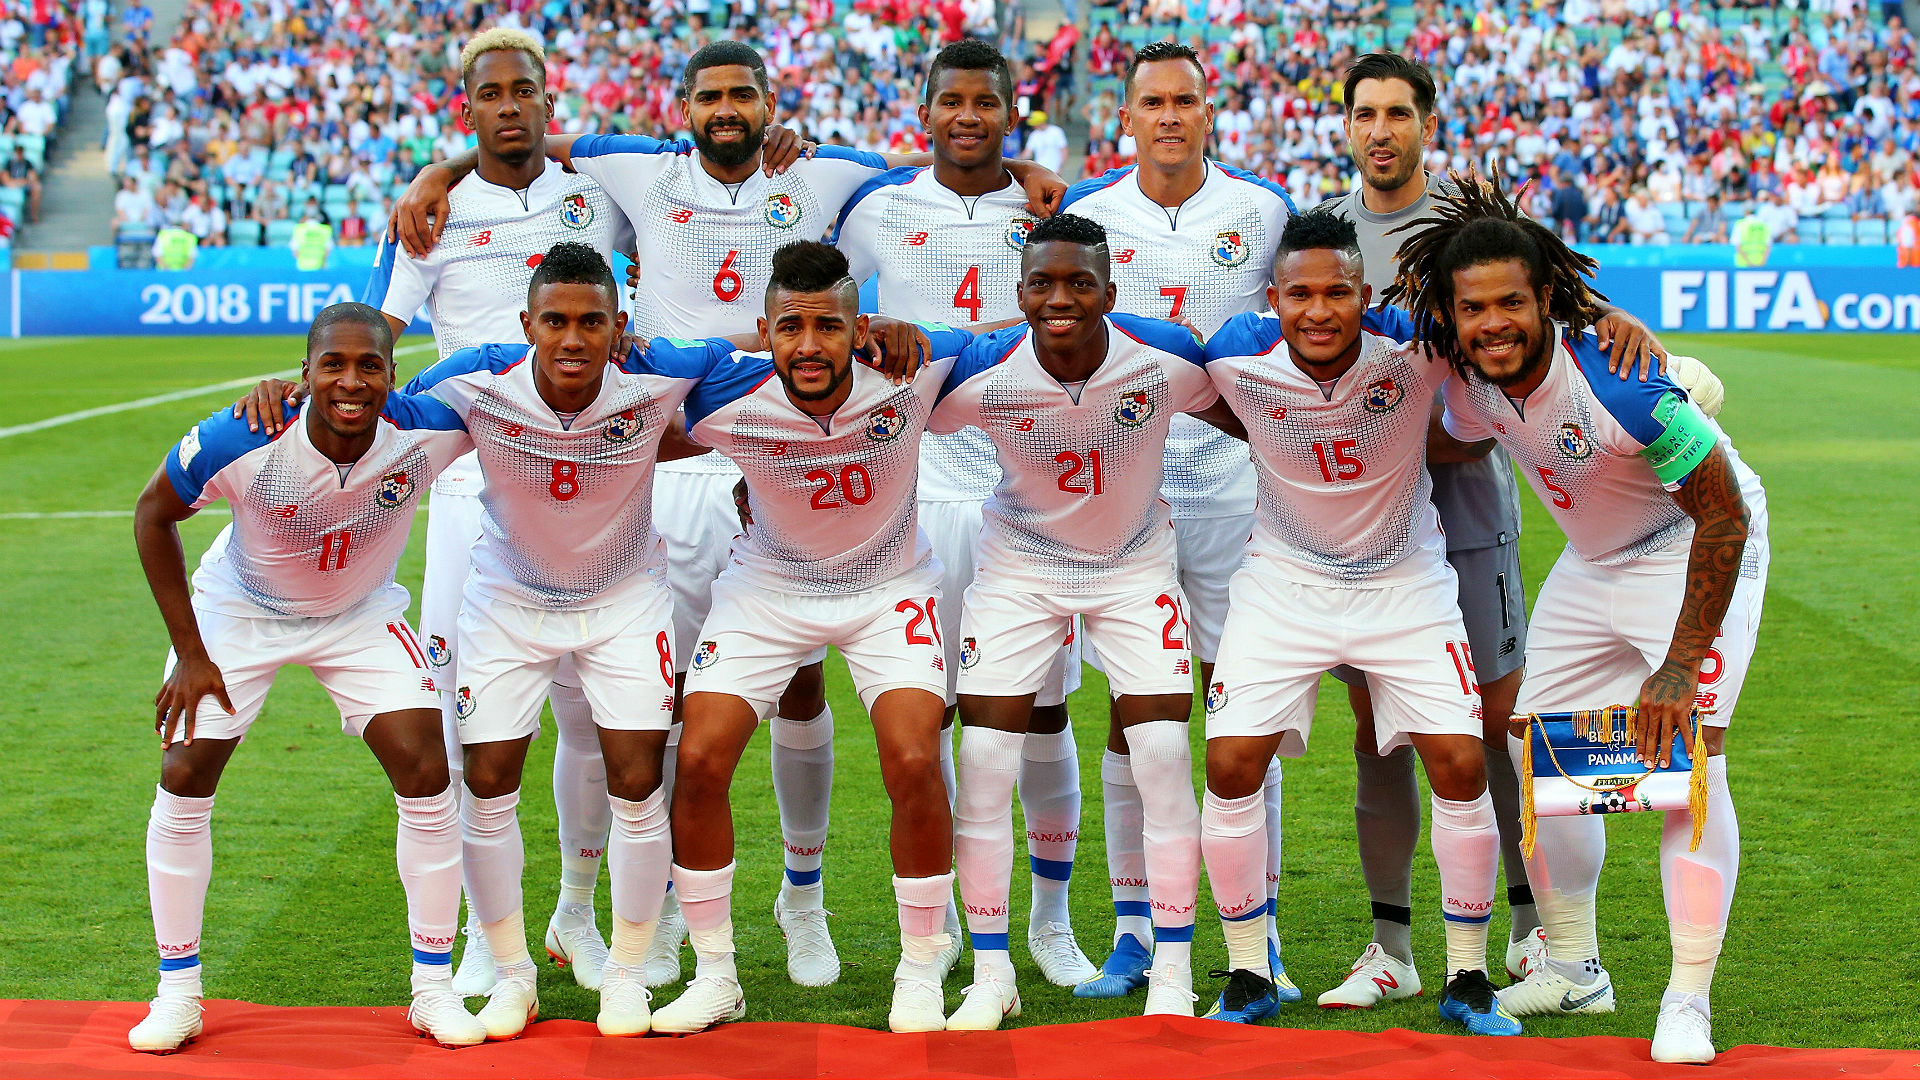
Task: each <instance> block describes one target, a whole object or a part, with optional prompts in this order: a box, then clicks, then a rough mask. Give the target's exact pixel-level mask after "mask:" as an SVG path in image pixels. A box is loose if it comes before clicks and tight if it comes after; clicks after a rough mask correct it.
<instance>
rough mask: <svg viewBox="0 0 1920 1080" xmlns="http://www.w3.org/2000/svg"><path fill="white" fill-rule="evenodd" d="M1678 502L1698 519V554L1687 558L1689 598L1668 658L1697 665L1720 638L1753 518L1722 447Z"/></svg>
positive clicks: (1695, 537) (1697, 469)
mask: <svg viewBox="0 0 1920 1080" xmlns="http://www.w3.org/2000/svg"><path fill="white" fill-rule="evenodd" d="M1673 499H1674V501H1675V502H1676V503H1679V504H1680V508H1681V509H1682V510H1685V511H1686V512H1687V516H1689V517H1691V518H1693V550H1692V552H1691V553H1690V554H1689V556H1688V559H1687V594H1686V599H1685V600H1684V602H1683V603H1682V604H1681V606H1680V618H1679V621H1678V622H1676V623H1675V624H1674V628H1673V643H1672V644H1671V645H1669V646H1668V647H1667V658H1668V659H1669V660H1675V661H1679V662H1682V663H1687V664H1697V663H1699V661H1700V659H1701V658H1702V657H1704V656H1705V655H1706V654H1707V650H1708V649H1709V648H1711V647H1712V646H1713V640H1714V639H1715V638H1717V637H1719V636H1720V620H1721V619H1722V618H1723V617H1724V616H1725V615H1726V613H1727V605H1728V604H1729V603H1730V602H1731V601H1732V599H1733V586H1734V583H1735V581H1736V580H1737V579H1738V578H1739V576H1740V558H1741V555H1742V554H1743V553H1744V552H1745V551H1746V547H1747V526H1748V522H1749V514H1748V511H1747V504H1746V502H1745V501H1744V500H1743V499H1741V497H1740V484H1739V481H1738V480H1737V479H1736V478H1735V477H1734V474H1733V463H1732V462H1730V461H1728V460H1727V453H1726V450H1725V449H1724V448H1723V447H1717V446H1716V447H1714V449H1713V452H1712V453H1710V454H1708V455H1707V456H1706V458H1705V459H1704V460H1702V461H1701V462H1700V464H1699V465H1698V466H1696V467H1695V468H1694V470H1693V472H1691V473H1689V474H1688V475H1687V479H1686V482H1685V483H1684V484H1683V485H1682V486H1681V488H1680V490H1678V491H1676V492H1674V493H1673Z"/></svg>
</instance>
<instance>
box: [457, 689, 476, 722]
mask: <svg viewBox="0 0 1920 1080" xmlns="http://www.w3.org/2000/svg"><path fill="white" fill-rule="evenodd" d="M474 707H475V706H474V701H473V690H472V688H470V687H465V686H463V687H461V688H460V689H458V690H455V691H454V692H453V715H455V716H457V717H459V718H460V719H462V720H465V719H466V718H467V717H469V716H472V715H473V710H474Z"/></svg>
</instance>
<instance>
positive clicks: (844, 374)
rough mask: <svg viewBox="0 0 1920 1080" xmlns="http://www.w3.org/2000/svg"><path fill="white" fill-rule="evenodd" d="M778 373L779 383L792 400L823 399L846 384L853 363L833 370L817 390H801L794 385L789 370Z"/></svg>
mask: <svg viewBox="0 0 1920 1080" xmlns="http://www.w3.org/2000/svg"><path fill="white" fill-rule="evenodd" d="M779 375H780V385H781V386H783V387H785V388H786V391H787V394H788V396H790V397H792V398H793V400H795V401H825V400H826V399H828V398H830V397H832V396H833V395H834V394H835V393H838V392H839V390H840V388H841V387H843V386H845V385H847V380H849V379H851V378H853V365H852V364H848V365H847V366H846V367H845V368H842V369H840V370H838V371H835V372H833V374H832V376H831V377H830V378H829V379H828V380H827V385H826V386H824V387H822V388H821V389H819V390H802V389H800V388H799V387H798V386H795V385H794V380H793V374H792V373H791V372H787V371H782V372H779Z"/></svg>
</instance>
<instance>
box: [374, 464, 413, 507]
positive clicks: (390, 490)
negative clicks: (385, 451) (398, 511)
mask: <svg viewBox="0 0 1920 1080" xmlns="http://www.w3.org/2000/svg"><path fill="white" fill-rule="evenodd" d="M411 494H413V477H411V476H408V475H407V474H406V471H405V470H401V471H399V472H390V473H388V474H387V475H385V476H383V477H381V478H380V486H379V487H376V488H374V489H373V501H374V502H377V503H379V504H380V505H381V506H384V507H386V508H387V509H389V510H391V509H393V508H394V507H396V506H399V505H400V504H401V503H403V502H406V501H407V496H409V495H411Z"/></svg>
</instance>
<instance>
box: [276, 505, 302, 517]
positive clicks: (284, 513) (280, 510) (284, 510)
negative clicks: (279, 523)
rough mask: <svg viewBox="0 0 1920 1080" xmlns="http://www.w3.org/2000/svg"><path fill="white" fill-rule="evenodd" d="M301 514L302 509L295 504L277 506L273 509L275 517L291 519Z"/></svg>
mask: <svg viewBox="0 0 1920 1080" xmlns="http://www.w3.org/2000/svg"><path fill="white" fill-rule="evenodd" d="M299 512H300V508H299V507H298V506H296V505H294V504H293V503H288V504H287V505H285V506H276V507H274V508H273V516H274V517H282V518H290V517H292V516H293V515H295V514H297V513H299Z"/></svg>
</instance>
